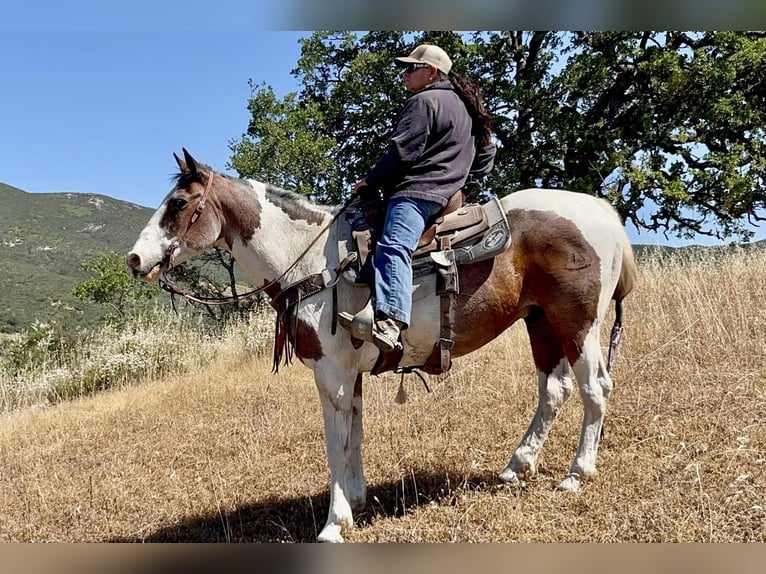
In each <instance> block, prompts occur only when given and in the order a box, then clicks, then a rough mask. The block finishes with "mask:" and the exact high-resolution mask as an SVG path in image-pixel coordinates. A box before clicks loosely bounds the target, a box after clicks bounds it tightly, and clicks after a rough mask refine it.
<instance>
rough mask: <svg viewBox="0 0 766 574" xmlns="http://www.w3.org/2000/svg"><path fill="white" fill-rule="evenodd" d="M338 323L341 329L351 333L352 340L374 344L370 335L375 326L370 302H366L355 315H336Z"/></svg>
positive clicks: (342, 313) (344, 313)
mask: <svg viewBox="0 0 766 574" xmlns="http://www.w3.org/2000/svg"><path fill="white" fill-rule="evenodd" d="M338 322H339V323H340V326H341V327H343V328H344V329H346V330H347V331H348V332H349V333H351V336H352V337H353V338H355V339H359V340H360V341H367V342H368V343H373V342H374V340H373V335H372V333H373V327H374V325H375V312H374V311H373V310H372V301H368V302H367V305H365V306H364V308H363V309H362V310H361V311H359V312H358V313H357V314H356V315H352V314H351V313H346V312H340V313H338Z"/></svg>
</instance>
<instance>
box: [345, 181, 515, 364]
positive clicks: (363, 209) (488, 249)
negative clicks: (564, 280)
mask: <svg viewBox="0 0 766 574" xmlns="http://www.w3.org/2000/svg"><path fill="white" fill-rule="evenodd" d="M384 216H385V211H384V209H382V203H381V202H380V201H377V200H375V199H369V198H360V200H359V201H358V202H356V201H355V202H352V204H351V205H350V206H349V207H348V208H347V210H346V212H345V213H344V214H343V215H342V217H340V218H339V226H340V233H339V241H338V250H339V254H340V258H341V260H342V261H343V262H344V263H343V264H342V265H341V267H340V274H341V276H342V277H343V279H344V280H345V282H346V283H348V284H349V285H352V286H355V287H363V288H370V291H371V295H370V299H369V300H368V302H367V305H365V307H364V308H363V309H362V310H361V311H359V312H358V313H356V314H351V313H347V312H340V313H338V321H339V323H340V324H341V326H343V327H344V328H345V329H347V330H348V331H349V332H350V333H351V341H352V344H353V345H354V347H356V348H358V347H359V346H361V345H362V343H363V342H364V341H372V329H373V322H374V311H373V304H372V298H373V297H374V293H373V291H374V290H373V288H372V285H373V278H374V267H373V263H372V259H373V258H372V257H371V256H370V254H371V253H373V252H374V247H375V244H376V242H377V237H378V233H379V230H380V229H381V228H382V223H383V221H382V219H383V217H384ZM510 243H511V233H510V228H509V227H508V221H507V219H506V216H505V213H504V212H503V209H502V206H501V204H500V201H499V200H498V199H497V198H496V197H494V196H493V197H491V198H490V199H489V200H488V201H487V202H486V203H483V204H465V194H464V192H463V191H462V190H460V191H458V192H457V193H456V194H455V195H454V196H453V197H452V199H450V201H449V203H448V204H447V206H446V207H445V209H444V210H443V211H442V213H441V214H440V215H439V217H438V218H437V219H436V220H435V221H434V222H433V223H432V224H431V225H430V226H428V227H427V228H426V230H425V232H424V233H423V235H422V236H421V238H420V241H419V242H418V246H417V248H416V250H415V252H414V253H413V258H412V270H413V280H415V279H417V278H419V277H422V276H425V275H428V274H431V273H435V274H436V293H437V294H438V295H439V297H440V330H439V339H438V340H437V341H436V343H435V344H434V349H433V351H432V353H431V355H430V356H429V357H428V359H427V360H426V362H425V364H423V365H420V366H416V367H407V368H406V370H407V371H412V370H413V369H420V370H422V371H424V372H426V373H429V374H442V373H445V372H447V371H448V370H449V369H450V368H451V367H452V355H451V350H452V346H453V341H452V339H451V336H452V319H453V317H452V315H453V312H452V307H453V305H452V303H453V301H454V299H455V296H456V295H457V294H458V293H459V291H460V282H459V277H458V268H459V267H460V266H462V265H466V264H470V263H476V262H479V261H483V260H485V259H489V258H492V257H494V256H495V255H497V254H498V253H501V252H502V251H505V250H506V249H507V248H508V246H509V245H510ZM401 357H402V350H394V351H390V352H388V353H381V355H380V356H379V358H378V361H377V363H376V365H375V367H374V368H373V370H372V374H380V373H383V372H386V371H389V370H395V369H396V368H397V366H398V364H399V361H400V360H401Z"/></svg>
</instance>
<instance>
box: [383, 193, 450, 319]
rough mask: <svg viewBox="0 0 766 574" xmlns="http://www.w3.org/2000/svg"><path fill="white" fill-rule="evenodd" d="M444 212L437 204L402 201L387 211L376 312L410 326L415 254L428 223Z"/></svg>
mask: <svg viewBox="0 0 766 574" xmlns="http://www.w3.org/2000/svg"><path fill="white" fill-rule="evenodd" d="M441 210H442V206H441V205H440V204H438V203H436V202H434V201H427V200H424V199H413V198H409V197H402V198H396V199H392V200H391V201H390V202H389V204H388V208H387V210H386V220H385V223H384V224H383V232H382V234H381V237H380V239H379V240H378V246H377V248H376V250H375V311H376V312H377V311H381V312H383V313H385V314H386V315H387V316H389V317H391V318H393V319H397V320H398V321H401V322H402V323H404V324H405V326H409V324H410V313H411V311H412V253H413V251H415V248H416V247H417V245H418V240H419V239H420V236H421V235H422V234H423V231H424V230H425V226H426V222H427V221H428V220H429V219H431V218H432V217H433V216H435V215H436V214H438V213H439V212H440V211H441Z"/></svg>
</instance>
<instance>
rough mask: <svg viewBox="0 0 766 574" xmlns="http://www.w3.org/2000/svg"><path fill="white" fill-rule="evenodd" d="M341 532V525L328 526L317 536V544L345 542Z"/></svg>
mask: <svg viewBox="0 0 766 574" xmlns="http://www.w3.org/2000/svg"><path fill="white" fill-rule="evenodd" d="M340 531H341V528H340V524H328V525H327V526H325V527H324V528H323V529H322V532H320V533H319V536H317V542H335V543H340V542H343V536H341V533H340Z"/></svg>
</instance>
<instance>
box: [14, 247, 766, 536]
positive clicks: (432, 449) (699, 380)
mask: <svg viewBox="0 0 766 574" xmlns="http://www.w3.org/2000/svg"><path fill="white" fill-rule="evenodd" d="M765 277H766V253H764V252H762V251H745V250H741V251H736V252H734V253H733V254H730V255H727V256H726V257H725V258H722V259H716V258H714V257H712V256H711V255H709V254H708V255H700V256H697V257H692V258H689V259H686V260H684V261H669V260H663V259H662V258H661V257H660V256H653V257H649V258H648V259H645V260H642V261H641V262H640V278H639V279H640V283H639V285H638V287H637V289H636V291H635V292H634V293H633V294H632V295H631V296H630V297H629V299H628V300H627V301H626V320H625V324H626V333H625V336H624V338H623V341H622V344H621V346H620V349H619V352H618V356H617V361H616V364H615V368H614V371H613V377H614V380H615V390H614V392H613V394H612V398H611V401H610V403H609V407H608V412H607V420H606V430H605V436H604V439H603V441H602V445H601V449H600V453H599V471H600V472H599V475H598V476H597V477H596V478H595V479H594V480H592V481H590V482H588V483H586V484H585V486H584V488H583V490H582V492H580V493H577V494H567V493H560V492H557V491H556V490H555V485H556V484H557V483H558V481H559V480H560V479H561V478H562V477H563V475H564V473H565V472H566V471H567V469H568V467H569V464H570V462H571V459H572V456H573V454H574V450H575V446H576V443H577V439H578V435H579V428H580V417H581V413H582V411H581V408H580V400H579V397H578V396H577V394H576V393H575V394H574V395H573V396H572V398H571V399H570V401H569V403H567V405H566V407H565V409H564V411H563V413H562V415H561V416H560V417H559V420H558V421H557V423H556V425H555V426H554V427H553V430H552V432H551V435H550V438H549V440H548V442H547V444H546V449H545V450H544V452H543V455H542V458H541V464H540V473H539V475H538V476H537V477H536V478H535V479H533V480H531V481H529V482H527V483H525V484H523V485H521V486H520V487H509V486H505V485H502V484H500V483H499V482H498V480H497V479H496V473H497V472H498V471H499V470H501V469H502V468H503V467H504V466H505V464H506V463H507V462H508V459H509V457H510V456H511V454H512V452H513V450H514V448H515V447H516V444H517V443H518V440H519V439H520V437H521V435H522V434H523V432H524V431H525V430H526V427H527V425H528V423H529V421H530V419H531V417H532V414H533V412H534V408H535V404H536V400H537V396H536V378H535V372H534V368H533V365H532V362H531V357H530V352H529V349H528V344H527V340H526V334H525V332H524V328H523V325H521V324H518V325H515V326H514V327H513V328H511V329H510V330H509V331H508V332H507V333H506V334H504V335H503V336H502V337H501V338H499V339H497V340H496V341H494V342H493V343H491V344H490V345H488V346H487V347H485V348H484V349H482V350H481V351H479V352H477V353H475V354H474V355H471V356H469V357H464V358H461V359H458V360H456V362H455V366H454V367H453V369H452V371H451V372H450V373H449V374H448V375H446V376H443V377H441V378H431V379H430V387H431V391H432V392H431V393H427V392H426V391H425V389H424V387H423V385H422V384H421V383H420V381H419V380H418V379H417V378H416V377H414V376H410V377H408V378H407V379H406V380H405V385H406V388H407V390H408V392H409V400H408V402H407V403H405V404H404V405H398V404H396V403H395V402H394V397H395V394H396V391H397V387H398V383H399V377H398V376H394V375H387V376H383V377H372V378H367V377H365V387H364V396H365V410H364V417H365V419H364V420H365V439H364V451H363V452H364V460H365V472H366V477H367V482H368V488H369V492H368V506H367V508H366V510H365V512H364V513H363V514H362V515H360V516H359V517H358V519H357V527H356V528H355V529H354V530H353V531H352V532H350V533H349V534H348V535H347V536H346V539H347V540H348V541H352V542H372V541H385V542H431V541H433V542H448V541H454V542H515V541H533V542H681V541H684V542H750V541H752V542H764V541H766V383H765V382H764V380H765V379H766V351H764V339H765V338H766V307H765V305H764V302H766V279H765ZM609 321H610V322H611V318H610V319H609ZM609 326H611V325H608V326H605V329H604V333H605V335H606V334H607V332H608V328H609ZM189 352H190V353H194V352H195V351H194V349H190V350H189ZM327 487H328V470H327V466H326V462H325V453H324V439H323V431H322V420H321V414H320V407H319V402H318V399H317V397H316V392H315V389H314V386H313V382H312V379H311V375H310V372H309V370H308V369H306V368H305V367H303V366H302V365H300V364H295V365H292V366H290V367H283V368H281V369H280V372H279V374H278V375H272V374H271V373H270V360H269V358H268V357H248V356H243V355H242V354H238V355H237V354H235V355H231V354H227V355H226V356H225V358H223V359H221V360H220V361H216V362H214V363H213V364H211V365H210V366H206V367H200V368H199V369H197V370H195V371H193V372H191V373H187V374H185V375H183V376H178V377H176V378H173V377H170V378H165V379H163V380H153V381H148V382H144V383H141V384H140V385H137V386H132V387H128V388H124V389H120V390H115V391H108V392H104V393H100V394H97V395H95V396H92V397H88V398H83V399H79V400H75V401H67V402H65V403H62V404H59V405H56V406H50V407H44V408H29V409H24V410H19V411H15V412H11V413H7V414H4V415H2V417H0V540H3V541H14V542H32V541H35V542H70V541H94V542H95V541H99V542H112V541H154V542H170V541H197V542H218V541H220V542H228V541H235V542H239V541H246V542H260V541H263V542H265V541H290V542H306V541H313V540H314V539H315V537H316V534H317V533H318V531H319V530H320V529H321V527H322V525H323V523H324V520H325V517H326V513H327V505H328V502H329V493H328V490H327Z"/></svg>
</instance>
